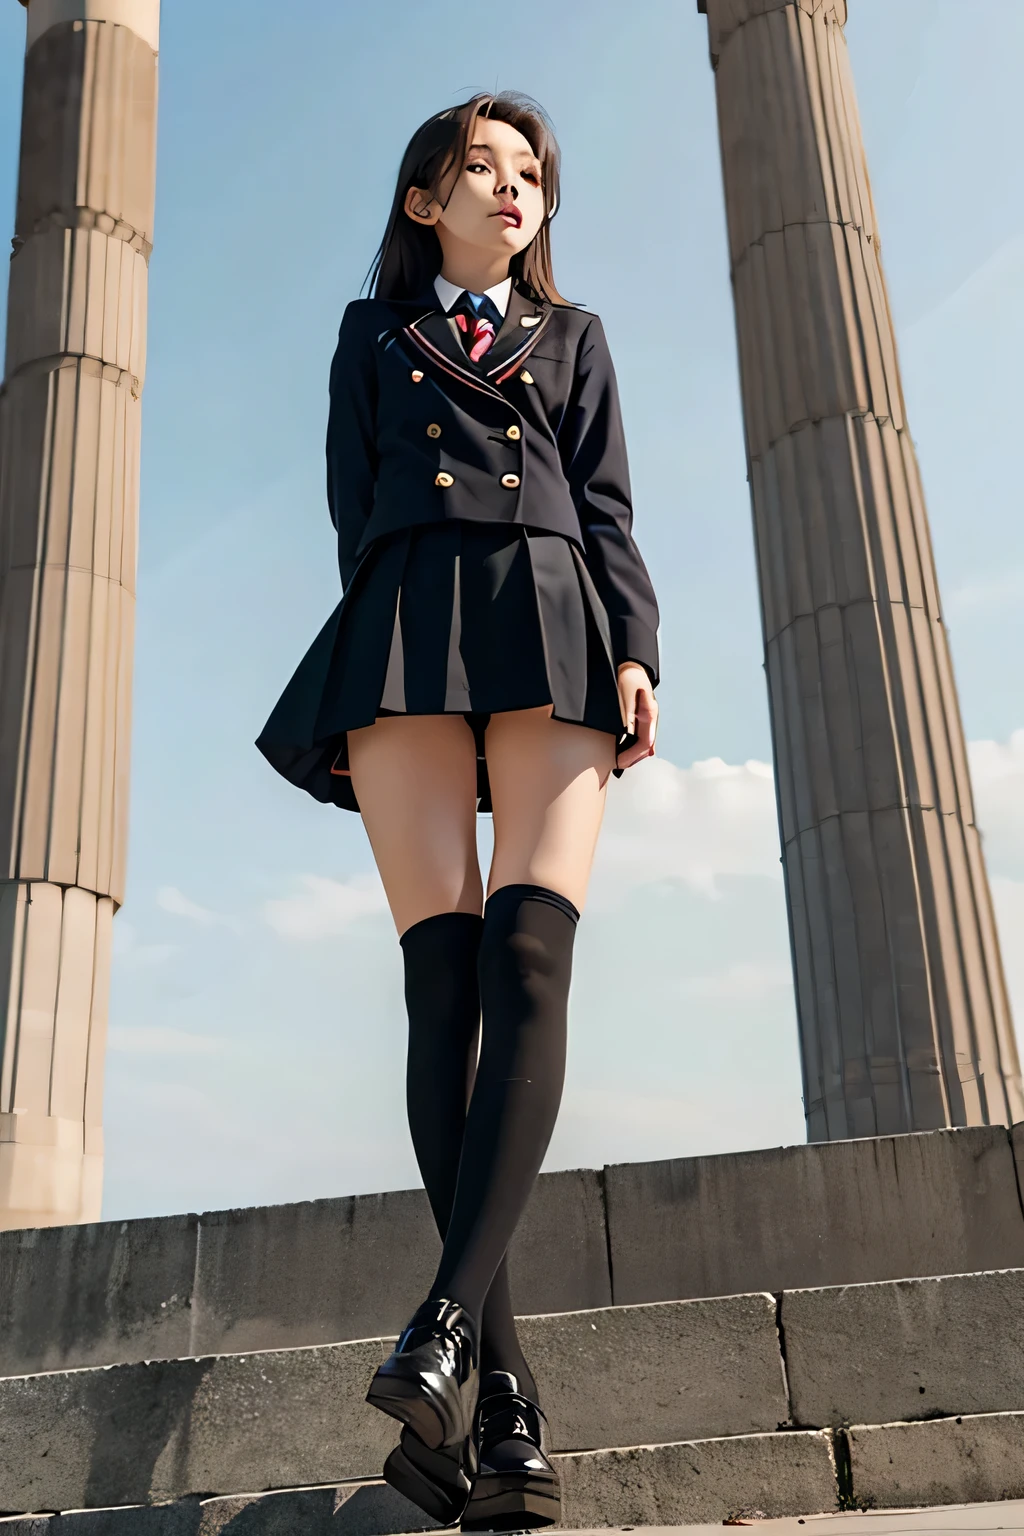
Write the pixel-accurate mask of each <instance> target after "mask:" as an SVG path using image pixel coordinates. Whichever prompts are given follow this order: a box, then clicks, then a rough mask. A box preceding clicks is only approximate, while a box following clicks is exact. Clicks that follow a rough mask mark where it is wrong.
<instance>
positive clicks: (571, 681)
mask: <svg viewBox="0 0 1024 1536" xmlns="http://www.w3.org/2000/svg"><path fill="white" fill-rule="evenodd" d="M545 704H551V705H553V714H554V716H555V718H556V719H558V720H567V721H572V722H575V723H576V724H579V725H586V726H590V727H592V728H593V729H595V730H599V731H607V732H609V733H610V734H612V735H614V736H616V737H619V736H620V735H621V733H622V729H623V727H622V719H621V714H620V710H619V698H618V687H617V682H616V669H615V662H614V659H613V656H612V649H611V643H610V639H609V630H608V618H607V614H606V613H605V609H604V606H603V604H602V602H601V599H600V597H599V596H598V594H597V591H596V589H595V587H594V583H593V580H592V579H591V576H590V573H589V572H588V570H587V567H586V562H585V559H584V556H583V554H582V552H581V551H580V549H579V548H578V547H577V546H576V545H575V544H574V543H572V541H571V540H569V539H565V538H562V537H561V535H559V534H554V533H543V532H537V531H534V530H532V529H528V528H523V527H521V526H512V525H509V524H505V523H469V522H457V521H453V522H446V523H437V524H430V525H428V526H425V527H419V528H411V529H406V530H404V531H403V532H401V533H399V534H396V535H394V536H392V537H390V538H387V539H381V540H379V541H378V542H377V543H376V544H374V545H373V546H371V548H370V549H369V550H368V551H367V553H366V555H365V556H364V557H363V559H362V561H361V562H360V564H359V566H358V568H357V569H356V572H355V575H354V576H353V578H352V580H351V581H350V582H349V585H348V587H347V589H346V591H345V595H344V597H343V598H342V600H341V602H340V603H339V605H338V607H337V608H336V609H335V610H334V612H333V613H332V614H331V617H330V618H329V619H328V621H327V623H326V624H325V625H324V627H323V629H322V630H321V631H320V633H319V635H318V636H317V637H316V639H315V640H314V642H313V644H312V646H311V647H310V649H309V650H308V651H307V653H306V655H305V656H304V657H303V659H302V661H301V662H300V664H299V666H298V668H297V670H296V672H295V674H294V676H293V677H292V679H291V681H290V682H289V684H288V686H287V687H286V689H285V690H284V693H283V694H282V695H281V698H280V699H279V701H278V703H277V705H276V706H275V708H274V710H273V713H272V714H271V716H270V719H269V720H268V721H267V723H266V725H265V726H264V728H263V731H262V732H261V734H260V736H259V738H258V740H257V743H256V745H257V746H258V747H259V749H260V751H261V752H262V753H263V755H264V756H265V757H266V758H267V760H268V761H269V762H270V763H271V765H272V766H273V767H274V768H276V769H277V771H278V772H279V773H281V774H283V775H284V777H285V778H286V779H288V780H289V781H290V782H291V783H293V784H295V785H297V786H298V787H299V788H301V789H304V790H306V791H307V792H308V793H309V794H311V795H312V796H313V797H314V799H316V800H321V801H324V802H327V803H329V804H333V805H337V806H341V807H343V808H344V809H346V810H354V811H355V810H358V809H359V806H358V803H357V801H356V798H355V794H354V793H353V789H352V780H351V778H350V776H349V773H348V754H347V744H346V734H345V733H346V732H347V731H350V730H355V729H357V728H358V727H360V726H364V725H372V724H373V721H374V720H375V719H376V718H377V716H378V715H386V714H417V715H439V714H462V715H464V716H465V717H466V718H467V719H468V721H469V723H470V725H471V726H472V727H473V732H474V735H475V737H476V743H477V788H478V808H479V809H480V810H481V811H486V810H489V809H490V793H489V788H488V784H487V764H486V760H485V757H484V732H485V730H486V725H487V721H488V719H489V718H490V716H491V715H493V714H497V713H499V712H501V711H504V710H512V709H531V708H535V707H536V706H538V705H545Z"/></svg>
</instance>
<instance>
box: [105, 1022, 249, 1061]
mask: <svg viewBox="0 0 1024 1536" xmlns="http://www.w3.org/2000/svg"><path fill="white" fill-rule="evenodd" d="M107 1040H108V1044H109V1046H110V1049H111V1050H112V1051H119V1052H120V1053H121V1054H122V1055H123V1056H220V1055H221V1054H222V1053H223V1052H224V1051H225V1050H226V1048H227V1046H226V1042H225V1041H223V1040H218V1039H216V1038H215V1037H214V1036H212V1035H193V1034H190V1033H189V1032H188V1031H187V1030H184V1029H167V1028H165V1027H162V1026H160V1025H145V1026H142V1027H140V1028H136V1027H134V1026H129V1025H124V1024H118V1025H114V1024H112V1025H111V1026H110V1030H109V1032H108V1035H107Z"/></svg>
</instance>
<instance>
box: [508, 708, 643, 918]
mask: <svg viewBox="0 0 1024 1536" xmlns="http://www.w3.org/2000/svg"><path fill="white" fill-rule="evenodd" d="M484 741H485V748H486V753H487V776H488V778H489V779H490V784H491V801H492V804H493V807H494V858H493V859H492V861H491V870H490V875H489V877H488V881H487V893H488V895H490V893H491V891H495V890H497V889H498V888H499V887H500V886H503V885H519V884H522V883H525V884H529V885H543V886H547V888H548V889H549V890H552V891H557V892H558V893H559V895H561V896H567V897H568V898H569V900H570V901H571V902H572V903H573V905H574V906H575V907H576V908H578V910H579V911H581V912H582V910H583V905H584V902H585V901H586V896H587V885H588V883H589V880H590V868H591V865H592V863H593V859H594V849H595V847H596V845H597V834H598V832H599V831H600V830H601V818H602V816H603V815H604V802H605V795H606V792H607V788H608V779H609V777H610V776H611V771H612V769H613V768H614V766H615V739H614V737H612V736H611V735H609V734H608V733H607V732H605V731H593V730H591V729H590V728H589V727H588V726H584V725H569V724H567V723H566V722H565V721H563V720H553V719H552V718H551V706H550V705H548V706H546V707H544V708H541V709H517V710H510V711H508V712H507V713H502V714H497V715H492V716H491V720H490V723H489V725H488V727H487V732H486V735H485V738H484Z"/></svg>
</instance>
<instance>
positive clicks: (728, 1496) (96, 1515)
mask: <svg viewBox="0 0 1024 1536" xmlns="http://www.w3.org/2000/svg"><path fill="white" fill-rule="evenodd" d="M555 1462H556V1465H557V1466H558V1469H559V1474H560V1476H561V1479H562V1490H563V1506H562V1509H563V1519H562V1528H563V1529H576V1530H579V1529H581V1528H583V1529H586V1528H589V1529H602V1528H607V1527H609V1526H611V1527H621V1526H625V1527H626V1529H627V1530H628V1529H631V1528H633V1527H635V1526H646V1525H653V1526H662V1527H665V1526H674V1525H684V1524H685V1525H691V1524H694V1523H696V1522H698V1521H703V1522H708V1523H709V1524H710V1523H714V1524H716V1525H717V1524H720V1523H721V1522H722V1521H723V1520H726V1519H729V1518H731V1517H737V1516H739V1517H742V1516H743V1515H745V1514H748V1513H749V1514H753V1513H754V1512H755V1511H757V1512H762V1513H764V1514H766V1515H768V1516H783V1515H796V1514H800V1513H803V1514H816V1513H823V1512H826V1511H829V1510H834V1509H836V1507H837V1488H836V1478H835V1467H834V1463H833V1460H832V1449H831V1444H830V1442H829V1438H828V1436H827V1435H825V1434H815V1433H796V1434H781V1435H779V1434H776V1435H739V1436H735V1437H733V1438H731V1439H727V1440H697V1441H692V1442H691V1443H689V1444H685V1445H654V1446H641V1447H636V1448H634V1449H629V1450H613V1451H585V1452H581V1453H578V1454H570V1455H565V1456H558V1457H556V1458H555ZM0 1529H2V1530H3V1531H4V1532H5V1533H6V1532H8V1531H10V1533H11V1536H229V1533H230V1536H236V1533H237V1536H296V1532H298V1531H301V1532H302V1533H303V1536H402V1533H404V1532H412V1531H424V1530H436V1529H438V1527H437V1526H436V1525H434V1523H433V1522H432V1521H430V1520H428V1519H427V1518H426V1516H425V1515H423V1514H422V1513H421V1511H420V1510H418V1509H416V1508H415V1507H414V1506H413V1505H411V1504H409V1503H408V1502H407V1501H406V1500H405V1499H403V1498H401V1497H400V1496H399V1495H398V1494H396V1493H395V1492H394V1490H393V1489H391V1488H388V1487H387V1485H386V1484H384V1483H380V1482H362V1483H360V1482H353V1483H348V1484H345V1485H343V1486H341V1487H325V1488H290V1489H285V1490H282V1491H278V1492H274V1493H266V1494H259V1493H247V1494H241V1495H231V1496H229V1497H215V1498H207V1499H203V1500H202V1501H200V1500H198V1499H182V1500H179V1501H178V1502H176V1503H173V1504H168V1505H164V1506H162V1507H160V1508H149V1509H146V1508H138V1507H136V1508H130V1509H106V1510H96V1511H84V1512H83V1511H75V1512H74V1513H70V1514H66V1515H63V1516H58V1517H57V1518H55V1519H53V1520H49V1519H45V1518H38V1517H36V1518H33V1517H32V1516H27V1517H23V1518H20V1519H16V1520H12V1521H9V1522H3V1523H2V1524H0Z"/></svg>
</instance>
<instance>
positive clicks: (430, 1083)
mask: <svg viewBox="0 0 1024 1536" xmlns="http://www.w3.org/2000/svg"><path fill="white" fill-rule="evenodd" d="M349 763H350V766H351V768H352V777H353V787H354V788H355V792H356V796H357V798H358V800H359V804H360V807H361V808H362V812H363V820H364V823H365V825H366V828H367V833H368V835H369V838H370V843H371V846H372V848H373V851H374V856H375V858H376V861H377V867H378V869H379V870H380V873H381V878H382V880H383V881H384V886H385V890H386V891H387V896H388V901H389V903H390V906H391V910H392V913H393V915H394V918H395V923H396V926H397V927H398V929H399V932H400V934H401V944H402V951H403V959H404V965H405V997H406V1007H407V1012H408V1016H409V1050H408V1058H407V1070H406V1106H407V1111H408V1117H409V1130H410V1133H411V1135H412V1143H413V1149H414V1151H415V1153H416V1161H417V1164H418V1165H419V1170H420V1174H421V1176H422V1178H423V1183H424V1186H425V1188H426V1191H427V1197H428V1199H429V1200H430V1205H431V1210H432V1211H433V1214H434V1220H435V1221H436V1223H437V1228H438V1231H439V1232H440V1234H441V1237H442V1238H443V1237H444V1235H445V1233H446V1232H447V1229H448V1221H449V1218H450V1216H451V1210H452V1202H453V1200H454V1198H455V1182H456V1178H457V1176H458V1169H459V1155H460V1153H461V1150H462V1135H463V1130H464V1128H465V1120H466V1105H467V1102H468V1098H469V1093H470V1091H471V1088H472V1082H473V1078H474V1076H475V1073H476V1060H477V1051H478V1044H479V1030H480V991H479V981H478V978H477V956H478V951H479V947H480V932H481V928H482V926H483V922H482V918H481V917H480V908H481V905H482V902H483V890H482V883H481V880H480V873H479V866H478V864H477V860H476V807H475V799H476V748H475V743H474V741H473V736H472V733H471V731H470V730H469V729H468V727H467V725H466V722H465V721H464V720H463V719H462V718H461V716H443V715H442V716H437V715H426V716H420V715H408V716H401V715H388V716H384V717H382V718H381V719H380V720H378V721H377V722H376V723H375V724H374V725H372V726H367V727H365V728H364V729H363V730H359V731H350V732H349ZM396 813H398V814H396ZM480 1349H481V1362H482V1364H483V1365H484V1368H485V1369H486V1370H503V1371H511V1372H513V1374H514V1375H516V1376H517V1377H518V1378H519V1379H520V1380H521V1381H522V1383H523V1390H524V1391H526V1392H527V1393H528V1394H529V1395H531V1396H533V1395H535V1393H536V1386H535V1384H534V1381H533V1377H532V1375H531V1373H530V1370H529V1367H528V1366H527V1364H526V1361H525V1359H524V1358H523V1353H522V1350H521V1349H520V1347H519V1341H518V1339H517V1338H516V1331H515V1321H514V1319H513V1315H512V1303H511V1300H510V1297H509V1289H508V1273H507V1269H506V1266H505V1264H504V1262H503V1263H502V1265H501V1266H500V1268H499V1272H498V1273H497V1274H496V1275H495V1277H494V1283H493V1285H492V1287H491V1295H490V1296H489V1298H488V1302H487V1305H486V1306H485V1308H484V1315H483V1322H482V1326H481V1339H480Z"/></svg>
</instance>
